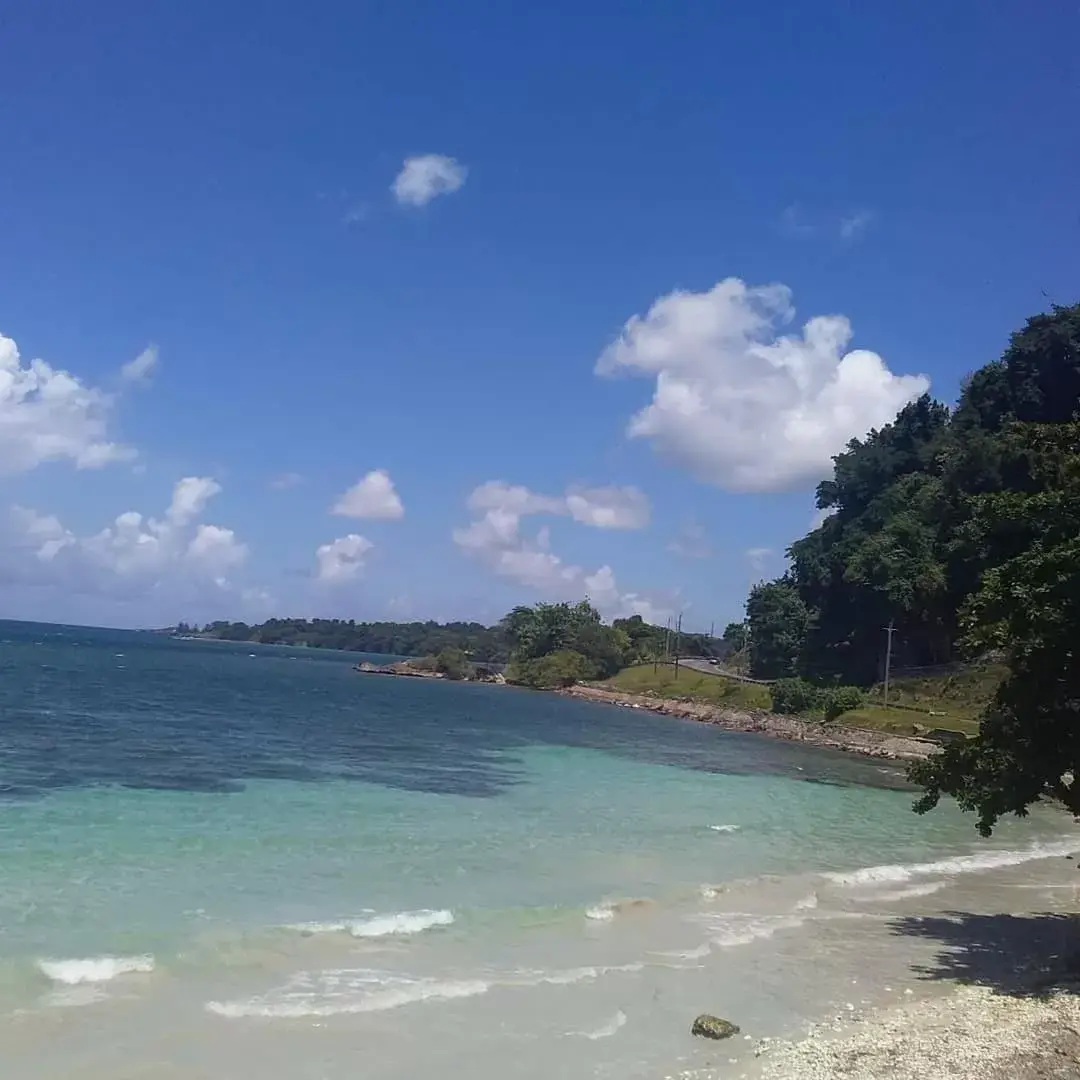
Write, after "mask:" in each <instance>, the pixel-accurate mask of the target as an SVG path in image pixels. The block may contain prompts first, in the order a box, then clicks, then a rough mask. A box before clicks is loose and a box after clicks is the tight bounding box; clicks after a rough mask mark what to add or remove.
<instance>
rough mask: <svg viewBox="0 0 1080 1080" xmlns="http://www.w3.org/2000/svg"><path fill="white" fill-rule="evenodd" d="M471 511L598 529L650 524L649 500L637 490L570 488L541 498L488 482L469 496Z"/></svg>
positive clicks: (512, 485) (530, 492)
mask: <svg viewBox="0 0 1080 1080" xmlns="http://www.w3.org/2000/svg"><path fill="white" fill-rule="evenodd" d="M468 506H469V509H470V510H481V511H482V510H499V511H501V512H503V513H506V512H511V513H514V514H516V515H518V516H519V517H522V516H525V515H527V514H554V515H557V516H560V517H572V518H573V519H574V520H575V521H580V522H581V524H582V525H591V526H592V527H593V528H595V529H643V528H645V526H646V525H648V524H649V515H650V507H649V499H648V497H647V496H646V495H645V493H644V492H643V491H640V490H639V489H638V488H635V487H593V488H587V487H571V488H568V489H567V491H566V494H564V495H539V494H537V493H536V492H535V491H530V490H529V489H528V488H525V487H521V486H520V485H514V484H507V483H504V482H503V481H502V480H489V481H488V482H487V483H486V484H481V485H480V486H479V487H478V488H476V489H475V490H474V491H473V493H472V494H471V495H470V496H469V502H468Z"/></svg>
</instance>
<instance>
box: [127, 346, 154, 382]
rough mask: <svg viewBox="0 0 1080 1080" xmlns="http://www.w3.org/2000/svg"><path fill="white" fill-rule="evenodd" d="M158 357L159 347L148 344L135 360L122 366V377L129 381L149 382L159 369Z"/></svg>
mask: <svg viewBox="0 0 1080 1080" xmlns="http://www.w3.org/2000/svg"><path fill="white" fill-rule="evenodd" d="M158 359H159V354H158V347H157V346H156V345H153V344H151V345H147V346H146V348H145V349H143V351H142V352H141V353H139V355H138V356H136V357H135V359H134V360H129V361H128V362H127V363H126V364H124V365H123V366H122V367H121V368H120V378H121V379H123V380H124V382H129V383H140V382H147V381H149V379H150V376H151V375H152V374H153V373H154V372H155V371H156V370H157V366H158Z"/></svg>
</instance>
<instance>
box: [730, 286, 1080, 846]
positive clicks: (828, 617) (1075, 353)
mask: <svg viewBox="0 0 1080 1080" xmlns="http://www.w3.org/2000/svg"><path fill="white" fill-rule="evenodd" d="M835 463H836V465H835V470H834V475H833V477H832V478H831V479H829V480H826V481H824V482H823V483H822V484H820V485H819V487H818V491H817V505H818V508H819V510H820V511H821V512H822V513H823V514H824V515H825V516H824V518H823V520H822V521H821V523H820V524H819V525H818V526H817V527H816V528H814V529H812V530H811V531H810V532H809V533H808V534H807V535H806V536H804V537H803V538H802V539H800V540H798V541H796V542H795V543H794V544H792V546H791V548H790V549H789V551H788V555H789V559H790V566H789V569H788V570H787V572H786V573H785V574H784V575H782V576H781V577H779V578H777V579H775V580H773V581H767V582H760V583H759V584H758V585H756V586H755V587H754V588H753V589H752V590H751V592H750V596H749V598H748V600H747V605H746V610H747V631H748V634H747V636H748V641H747V643H746V649H747V652H748V663H749V669H750V672H751V673H752V674H753V675H756V676H759V677H763V678H770V679H783V680H788V679H802V680H805V681H808V682H809V683H811V684H813V685H814V686H817V687H820V688H822V692H825V691H826V690H827V688H829V687H833V686H837V685H844V684H850V685H854V686H859V687H865V688H869V687H871V686H872V685H873V684H875V683H879V682H880V681H881V679H882V678H883V676H884V674H885V671H884V668H885V664H886V662H887V661H886V657H888V658H889V660H891V663H892V664H893V665H895V666H897V667H900V668H901V669H903V668H910V667H914V668H923V669H925V668H926V667H928V666H929V667H930V668H935V667H936V668H938V670H939V671H941V672H942V675H943V676H944V677H942V678H934V677H931V678H930V679H929V680H927V679H923V680H922V682H920V680H919V679H918V678H917V677H916V678H915V679H914V680H912V681H910V682H907V685H906V686H902V687H901V688H900V693H899V696H898V697H897V698H895V699H893V701H890V704H896V705H901V706H904V705H910V703H912V702H914V701H924V700H925V699H926V697H927V696H930V697H934V696H936V697H938V698H940V699H945V698H948V697H950V687H949V681H948V675H947V672H948V671H949V666H950V665H952V664H954V663H955V662H956V661H958V660H960V661H964V660H966V661H976V662H977V663H976V666H975V667H974V668H972V669H970V672H969V673H967V674H964V675H963V676H961V677H958V679H957V680H955V681H954V682H953V684H952V686H951V691H952V694H951V696H952V701H951V702H950V707H951V708H954V709H955V708H957V707H958V706H959V707H960V708H961V709H968V708H969V707H970V711H968V712H967V713H966V716H964V717H961V719H966V720H967V722H968V723H969V724H971V723H972V722H973V719H974V716H975V715H978V716H979V726H978V731H977V733H976V734H974V737H972V738H971V739H968V740H966V741H964V742H959V743H956V744H953V745H950V746H949V747H947V748H946V749H945V750H944V751H943V752H942V753H941V754H940V755H938V756H936V757H934V758H932V759H931V760H929V761H928V762H925V763H921V764H919V765H917V766H915V767H914V768H913V769H912V773H911V775H912V778H913V779H914V780H915V781H916V782H917V783H918V784H920V785H921V786H922V787H923V788H924V789H925V792H926V794H925V796H924V797H923V798H922V799H921V800H920V801H919V803H918V804H917V807H916V808H917V809H918V810H919V811H920V812H922V811H926V810H929V809H931V808H932V807H934V806H935V805H937V802H938V800H939V799H940V797H941V796H942V795H952V796H954V797H955V798H956V799H957V800H958V802H959V804H960V805H961V807H963V808H964V809H965V810H970V811H973V812H974V813H975V814H976V815H977V818H978V828H979V829H980V831H981V832H983V833H985V834H988V833H990V832H991V831H992V829H993V827H994V824H995V823H996V822H997V820H998V819H999V818H1000V817H1001V816H1003V815H1005V814H1010V813H1011V814H1018V815H1023V814H1024V813H1026V811H1027V808H1028V807H1029V806H1030V805H1031V804H1032V803H1034V802H1037V801H1039V800H1040V799H1043V798H1051V799H1054V800H1057V801H1058V802H1060V803H1061V804H1063V805H1064V806H1065V807H1067V808H1068V809H1069V810H1070V811H1072V812H1073V813H1074V814H1080V786H1078V784H1080V304H1078V305H1074V306H1072V307H1061V306H1054V307H1053V308H1052V309H1051V311H1050V312H1048V313H1045V314H1041V315H1037V316H1035V317H1033V318H1031V319H1029V320H1028V322H1027V324H1026V325H1025V326H1024V328H1023V329H1022V330H1020V331H1018V332H1017V333H1015V334H1014V335H1013V336H1012V338H1011V340H1010V343H1009V346H1008V348H1007V349H1006V351H1005V353H1004V355H1003V356H1002V358H1001V359H1000V360H997V361H994V362H992V363H990V364H987V365H986V366H985V367H983V368H980V369H979V370H978V371H976V372H974V373H973V374H972V375H970V376H969V377H968V379H967V380H966V381H965V384H964V388H963V391H962V393H961V395H960V399H959V401H958V403H957V405H956V407H955V408H953V409H950V408H948V407H947V406H946V405H943V404H941V403H940V402H936V401H934V400H932V399H931V398H930V397H929V396H928V395H924V396H923V397H921V398H920V399H919V400H918V401H915V402H913V403H912V404H910V405H908V406H906V407H905V408H904V409H903V410H901V412H900V413H899V415H898V416H897V417H896V419H895V421H894V422H893V423H891V424H888V425H886V426H885V427H883V428H882V429H881V430H879V431H877V430H875V431H871V432H870V433H869V434H868V435H867V436H866V437H865V438H864V439H854V440H852V441H851V442H850V443H849V444H848V447H847V449H846V450H845V451H844V452H843V453H841V454H839V455H838V456H837V457H836V459H835ZM890 646H891V648H890ZM929 684H937V685H936V686H935V687H934V688H933V689H931V688H930V685H929ZM883 698H884V688H882V689H881V690H880V691H876V692H871V693H870V694H868V701H869V703H870V704H868V705H866V706H863V709H867V708H876V707H877V704H876V703H877V701H878V700H880V701H881V703H882V704H884V700H883ZM860 711H862V710H856V712H855V713H852V714H849V715H851V716H853V717H854V716H857V715H858V713H859V712H860Z"/></svg>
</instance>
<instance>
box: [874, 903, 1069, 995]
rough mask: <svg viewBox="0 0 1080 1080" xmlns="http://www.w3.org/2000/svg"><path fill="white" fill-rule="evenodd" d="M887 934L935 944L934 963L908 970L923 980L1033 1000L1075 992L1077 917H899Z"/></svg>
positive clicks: (966, 914) (1048, 914) (947, 914)
mask: <svg viewBox="0 0 1080 1080" xmlns="http://www.w3.org/2000/svg"><path fill="white" fill-rule="evenodd" d="M890 929H891V930H892V932H893V933H894V934H899V935H902V936H905V937H913V938H923V939H929V940H933V941H937V942H939V943H940V945H941V949H940V951H939V952H938V953H937V954H936V956H935V957H934V963H933V964H929V965H916V967H915V969H914V970H915V971H917V972H918V973H919V975H920V977H922V978H924V979H947V980H950V981H952V982H957V983H963V984H968V985H976V986H986V987H989V988H990V989H992V990H994V991H995V992H997V993H1000V994H1009V995H1012V996H1015V997H1038V996H1042V995H1045V994H1048V993H1051V992H1053V991H1055V990H1067V991H1070V992H1072V993H1080V916H1077V915H1072V914H1063V913H1058V912H1044V913H1041V914H1030V915H1028V914H1025V915H1005V914H1001V915H973V914H971V913H970V912H959V911H950V912H945V913H944V914H942V915H935V916H905V917H903V918H899V919H896V920H894V921H893V922H892V923H891V924H890Z"/></svg>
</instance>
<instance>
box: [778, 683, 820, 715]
mask: <svg viewBox="0 0 1080 1080" xmlns="http://www.w3.org/2000/svg"><path fill="white" fill-rule="evenodd" d="M769 693H770V695H771V696H772V707H773V712H778V713H805V712H812V711H813V710H814V709H820V708H821V704H822V691H821V689H820V688H819V687H817V686H815V685H814V684H813V683H810V682H807V681H806V680H805V679H777V680H776V682H774V683H773V684H772V686H770V687H769Z"/></svg>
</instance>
